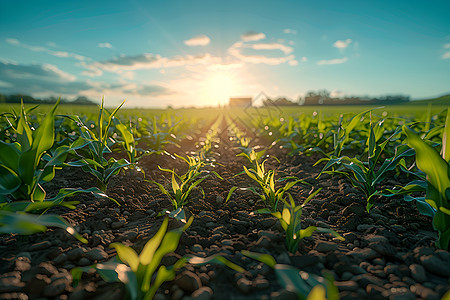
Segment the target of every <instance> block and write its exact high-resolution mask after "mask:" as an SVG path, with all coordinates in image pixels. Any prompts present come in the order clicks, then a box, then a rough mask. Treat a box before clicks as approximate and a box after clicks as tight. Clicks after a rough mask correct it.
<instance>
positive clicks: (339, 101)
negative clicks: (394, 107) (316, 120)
mask: <svg viewBox="0 0 450 300" xmlns="http://www.w3.org/2000/svg"><path fill="white" fill-rule="evenodd" d="M409 101H410V97H409V96H405V95H386V96H382V97H372V98H370V97H360V96H345V97H342V98H339V97H331V95H330V92H328V91H327V90H319V91H309V92H307V93H306V95H305V97H299V98H298V100H297V102H295V101H293V100H290V99H288V98H286V97H278V98H276V99H271V98H267V99H266V100H264V101H263V104H264V105H265V106H271V105H276V106H296V105H378V104H382V105H389V104H402V103H406V102H409Z"/></svg>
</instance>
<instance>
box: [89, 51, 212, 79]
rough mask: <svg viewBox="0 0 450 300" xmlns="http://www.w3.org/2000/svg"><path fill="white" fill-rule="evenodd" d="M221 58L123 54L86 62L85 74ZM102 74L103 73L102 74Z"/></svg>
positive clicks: (206, 61)
mask: <svg viewBox="0 0 450 300" xmlns="http://www.w3.org/2000/svg"><path fill="white" fill-rule="evenodd" d="M218 59H219V58H216V57H213V56H211V54H209V53H206V54H200V55H195V56H194V55H186V56H174V57H172V58H167V57H163V56H161V55H159V54H156V55H154V54H151V53H144V54H139V55H135V56H126V55H122V56H120V57H117V58H114V59H111V60H107V61H99V62H95V63H92V64H85V65H84V67H86V68H87V69H89V71H87V72H86V73H85V75H89V73H91V75H97V74H100V72H101V70H104V71H109V72H116V73H120V72H123V71H132V70H141V69H159V68H168V67H180V66H186V65H197V64H203V65H206V64H211V63H213V62H215V61H217V60H218ZM100 75H101V74H100Z"/></svg>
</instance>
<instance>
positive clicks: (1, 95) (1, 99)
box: [0, 94, 6, 103]
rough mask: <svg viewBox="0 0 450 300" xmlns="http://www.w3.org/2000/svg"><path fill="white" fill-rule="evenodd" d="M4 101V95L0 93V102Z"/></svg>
mask: <svg viewBox="0 0 450 300" xmlns="http://www.w3.org/2000/svg"><path fill="white" fill-rule="evenodd" d="M5 102H6V95H3V94H0V103H5Z"/></svg>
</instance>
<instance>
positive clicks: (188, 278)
mask: <svg viewBox="0 0 450 300" xmlns="http://www.w3.org/2000/svg"><path fill="white" fill-rule="evenodd" d="M174 284H176V285H178V286H179V287H180V289H182V290H183V291H185V292H188V293H192V292H194V291H195V290H198V289H199V288H200V287H201V286H202V282H201V281H200V278H198V276H197V274H195V273H193V272H191V271H184V272H183V273H181V274H180V275H179V276H178V277H177V278H176V279H175V281H174Z"/></svg>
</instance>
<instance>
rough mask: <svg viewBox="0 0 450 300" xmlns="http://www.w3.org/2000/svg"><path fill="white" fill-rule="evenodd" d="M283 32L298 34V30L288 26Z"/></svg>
mask: <svg viewBox="0 0 450 300" xmlns="http://www.w3.org/2000/svg"><path fill="white" fill-rule="evenodd" d="M283 33H286V34H297V30H295V29H290V28H286V29H283Z"/></svg>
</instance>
